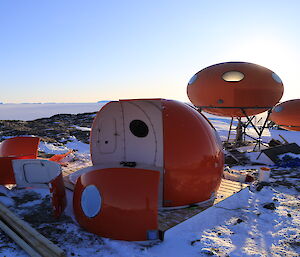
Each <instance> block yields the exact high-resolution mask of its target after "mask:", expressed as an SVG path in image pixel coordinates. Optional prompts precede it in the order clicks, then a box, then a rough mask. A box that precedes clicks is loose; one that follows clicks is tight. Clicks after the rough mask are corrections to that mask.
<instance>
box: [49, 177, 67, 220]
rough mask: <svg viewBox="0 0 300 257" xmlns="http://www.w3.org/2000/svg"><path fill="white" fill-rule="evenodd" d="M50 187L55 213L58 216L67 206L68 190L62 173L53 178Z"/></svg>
mask: <svg viewBox="0 0 300 257" xmlns="http://www.w3.org/2000/svg"><path fill="white" fill-rule="evenodd" d="M49 187H50V193H51V195H52V199H51V201H52V208H53V214H54V216H55V217H56V218H58V217H60V215H61V214H62V213H63V211H64V210H65V208H66V206H67V198H66V190H65V185H64V180H63V176H62V174H60V175H59V176H57V177H56V178H55V179H54V180H52V181H51V182H50V183H49Z"/></svg>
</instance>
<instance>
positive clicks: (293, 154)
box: [277, 153, 300, 159]
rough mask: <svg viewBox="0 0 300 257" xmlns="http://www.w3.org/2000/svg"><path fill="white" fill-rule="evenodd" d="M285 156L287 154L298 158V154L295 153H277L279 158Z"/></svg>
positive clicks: (299, 156)
mask: <svg viewBox="0 0 300 257" xmlns="http://www.w3.org/2000/svg"><path fill="white" fill-rule="evenodd" d="M285 156H289V157H291V158H300V154H295V153H284V154H280V155H277V157H278V158H279V159H283V158H284V157H285Z"/></svg>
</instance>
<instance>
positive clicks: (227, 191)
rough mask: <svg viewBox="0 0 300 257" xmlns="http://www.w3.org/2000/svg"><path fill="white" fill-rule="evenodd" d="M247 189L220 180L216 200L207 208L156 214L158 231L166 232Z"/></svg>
mask: <svg viewBox="0 0 300 257" xmlns="http://www.w3.org/2000/svg"><path fill="white" fill-rule="evenodd" d="M246 187H248V185H247V184H243V183H241V182H236V181H231V180H227V179H222V182H221V184H220V188H219V190H218V191H217V195H216V199H215V200H214V202H212V203H211V204H210V205H208V206H194V205H192V206H191V207H188V208H182V209H176V210H167V211H166V210H160V211H159V213H158V220H159V230H161V231H166V230H168V229H170V228H171V227H174V226H176V225H178V224H179V223H181V222H183V221H185V220H187V219H189V218H191V217H193V216H195V215H197V214H199V213H200V212H202V211H204V210H206V209H207V208H209V207H211V206H213V205H215V204H217V203H219V202H221V201H224V200H225V199H226V198H228V197H230V196H232V195H234V194H235V193H237V192H239V191H241V190H243V189H244V188H246Z"/></svg>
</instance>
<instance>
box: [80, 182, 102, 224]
mask: <svg viewBox="0 0 300 257" xmlns="http://www.w3.org/2000/svg"><path fill="white" fill-rule="evenodd" d="M101 204H102V199H101V195H100V192H99V190H98V189H97V187H96V186H94V185H89V186H87V187H86V188H85V189H84V190H83V192H82V195H81V208H82V210H83V212H84V214H85V216H87V217H89V218H93V217H95V216H96V215H97V214H98V213H99V212H100V209H101Z"/></svg>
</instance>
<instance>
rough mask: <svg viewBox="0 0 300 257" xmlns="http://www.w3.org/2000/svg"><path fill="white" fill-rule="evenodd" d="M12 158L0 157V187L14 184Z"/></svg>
mask: <svg viewBox="0 0 300 257" xmlns="http://www.w3.org/2000/svg"><path fill="white" fill-rule="evenodd" d="M14 159H16V158H14V157H0V185H8V184H16V179H15V174H14V170H13V167H12V160H14Z"/></svg>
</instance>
